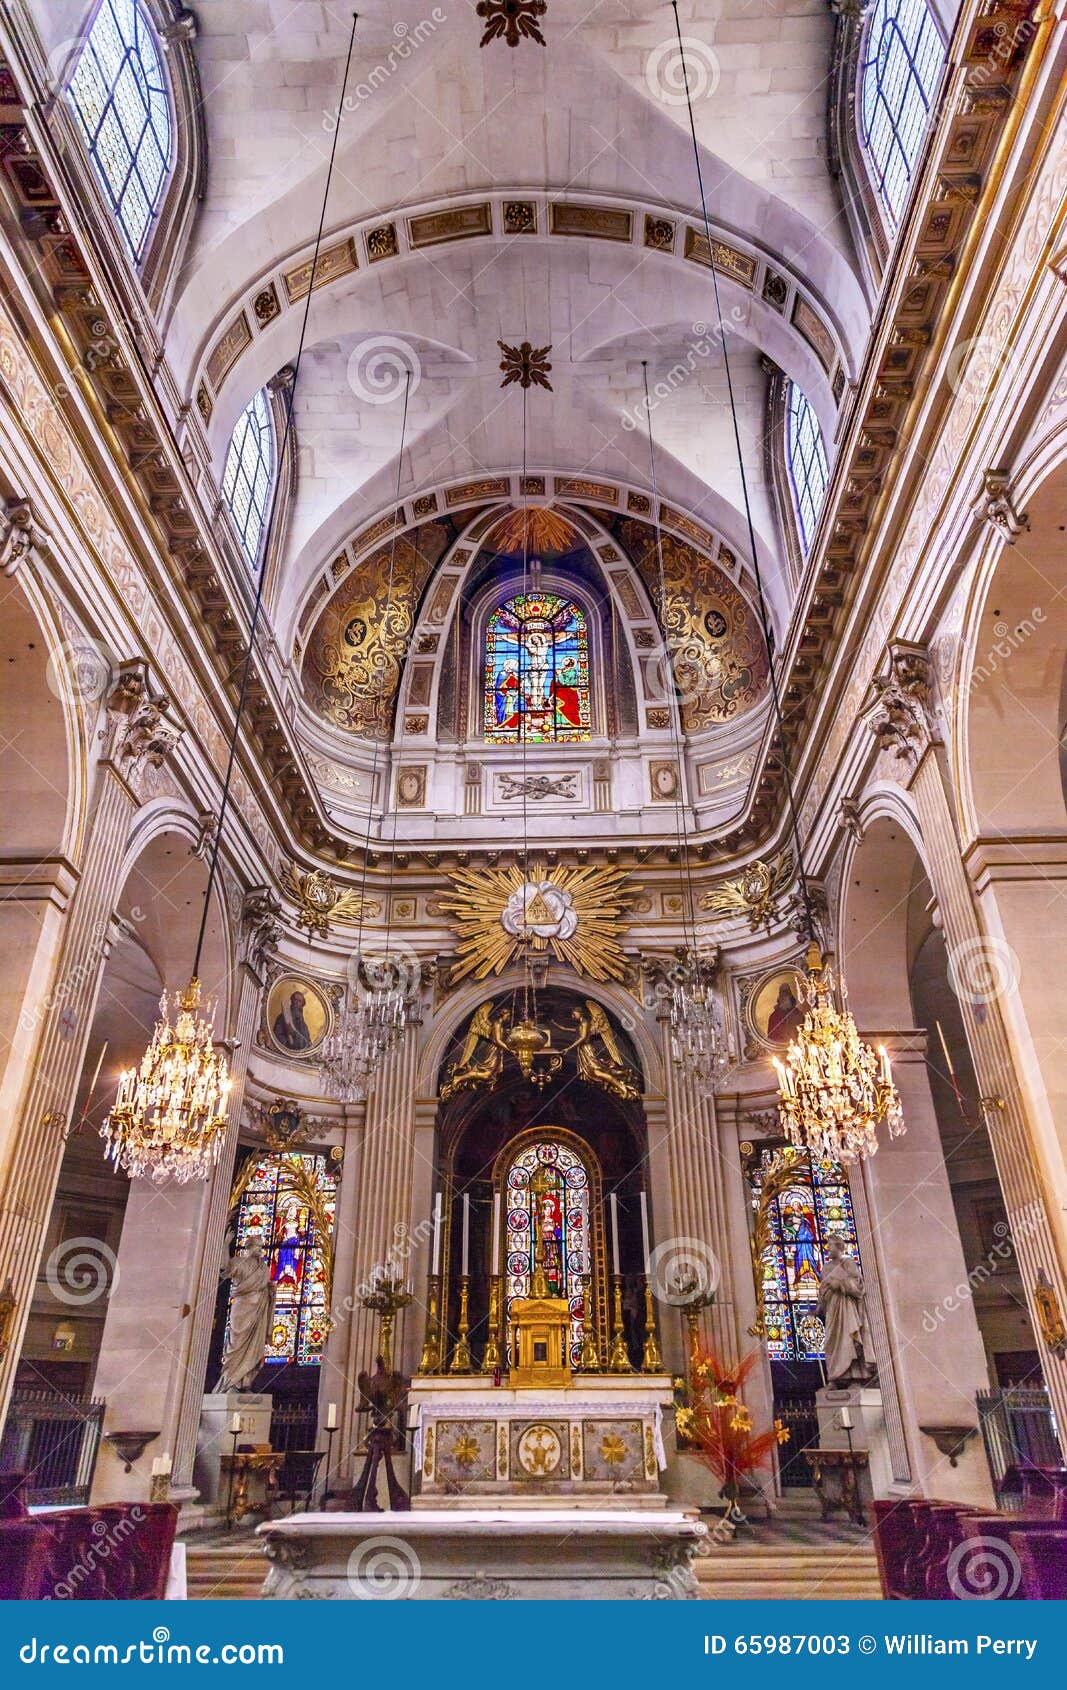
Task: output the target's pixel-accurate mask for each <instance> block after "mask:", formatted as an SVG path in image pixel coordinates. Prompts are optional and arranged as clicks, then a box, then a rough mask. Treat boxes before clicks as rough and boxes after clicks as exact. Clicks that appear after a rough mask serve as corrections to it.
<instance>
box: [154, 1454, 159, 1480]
mask: <svg viewBox="0 0 1067 1690" xmlns="http://www.w3.org/2000/svg"><path fill="white" fill-rule="evenodd" d="M152 1477H153V1479H158V1478H159V1456H158V1455H157V1456H156V1457H155V1458H154V1460H153V1462H152Z"/></svg>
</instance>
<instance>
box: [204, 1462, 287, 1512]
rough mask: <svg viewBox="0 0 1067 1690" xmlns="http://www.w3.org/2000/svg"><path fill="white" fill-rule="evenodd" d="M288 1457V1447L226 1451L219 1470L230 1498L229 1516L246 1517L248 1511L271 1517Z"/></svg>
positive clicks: (227, 1510)
mask: <svg viewBox="0 0 1067 1690" xmlns="http://www.w3.org/2000/svg"><path fill="white" fill-rule="evenodd" d="M284 1460H285V1451H284V1450H280V1449H277V1450H238V1452H237V1454H236V1455H233V1454H232V1453H230V1452H229V1451H226V1452H225V1453H224V1454H223V1455H222V1457H221V1458H220V1461H219V1471H220V1474H221V1477H222V1479H223V1481H224V1483H225V1489H226V1495H227V1497H228V1498H229V1505H228V1507H227V1509H226V1513H227V1517H228V1518H229V1519H231V1520H243V1519H244V1517H245V1515H246V1514H253V1513H254V1514H262V1515H263V1518H264V1519H265V1520H269V1519H270V1511H271V1505H272V1503H273V1501H274V1498H275V1496H276V1494H277V1490H278V1469H279V1467H281V1465H282V1463H283V1462H284ZM231 1485H232V1490H231V1488H230V1487H231Z"/></svg>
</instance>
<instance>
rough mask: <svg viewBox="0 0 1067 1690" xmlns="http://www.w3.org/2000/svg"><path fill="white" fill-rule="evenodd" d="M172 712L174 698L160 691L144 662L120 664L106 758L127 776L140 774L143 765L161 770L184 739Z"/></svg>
mask: <svg viewBox="0 0 1067 1690" xmlns="http://www.w3.org/2000/svg"><path fill="white" fill-rule="evenodd" d="M170 710H171V704H170V699H169V698H168V697H167V696H166V694H165V693H160V692H156V690H155V689H154V687H153V686H152V683H151V681H150V679H149V675H148V666H147V664H146V663H145V662H144V661H143V659H141V658H134V659H132V660H131V661H129V662H126V663H122V664H120V666H119V673H118V679H117V680H116V682H115V684H114V686H113V687H112V689H111V692H110V693H109V695H108V699H107V727H106V728H105V729H104V730H103V737H104V738H105V740H106V742H107V745H106V752H105V755H106V756H107V757H109V758H110V759H111V761H112V762H114V763H116V764H118V766H119V767H120V768H121V769H122V771H123V773H125V774H134V773H136V771H137V770H138V769H139V768H140V767H142V765H145V766H147V767H148V768H152V769H159V768H161V767H162V766H163V764H164V763H165V762H166V760H167V758H168V757H169V756H170V755H171V753H172V752H173V751H174V750H175V749H176V748H177V746H178V744H179V742H180V740H181V737H182V729H181V727H180V726H179V724H178V723H177V722H176V721H175V720H174V719H173V717H172V716H171V714H170Z"/></svg>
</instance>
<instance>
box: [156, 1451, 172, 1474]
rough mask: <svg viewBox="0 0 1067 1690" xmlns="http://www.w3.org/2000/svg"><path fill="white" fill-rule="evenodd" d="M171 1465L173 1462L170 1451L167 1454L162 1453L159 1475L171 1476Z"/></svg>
mask: <svg viewBox="0 0 1067 1690" xmlns="http://www.w3.org/2000/svg"><path fill="white" fill-rule="evenodd" d="M171 1466H172V1462H171V1459H170V1455H169V1453H168V1454H167V1455H161V1456H160V1458H159V1477H160V1478H161V1479H169V1478H170V1470H171Z"/></svg>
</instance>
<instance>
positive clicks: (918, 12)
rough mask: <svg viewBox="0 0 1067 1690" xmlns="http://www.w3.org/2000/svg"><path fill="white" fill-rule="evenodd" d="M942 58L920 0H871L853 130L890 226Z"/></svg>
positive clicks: (902, 200) (903, 199)
mask: <svg viewBox="0 0 1067 1690" xmlns="http://www.w3.org/2000/svg"><path fill="white" fill-rule="evenodd" d="M944 61H945V49H944V44H943V42H942V40H941V36H940V35H939V34H938V30H937V25H936V24H935V22H934V19H933V14H932V13H931V11H930V8H929V6H928V5H927V3H926V0H875V5H874V8H873V10H872V12H871V17H870V22H869V23H868V25H867V35H866V41H865V44H864V51H863V58H862V64H861V68H860V99H859V130H860V140H861V142H862V144H863V153H864V158H865V160H866V163H867V168H868V170H869V172H870V175H871V180H872V182H873V184H874V187H875V191H876V193H877V195H878V203H879V205H880V207H881V210H882V214H883V216H884V218H885V220H886V223H887V224H888V226H889V227H890V228H891V229H895V228H896V226H897V224H898V223H899V222H900V219H901V217H902V215H903V212H904V207H905V205H906V203H907V199H908V191H909V189H910V187H911V180H912V177H913V176H914V174H915V167H916V165H917V163H918V159H919V153H920V152H921V150H922V144H923V139H924V137H925V135H926V129H927V125H928V123H929V121H930V109H931V107H932V105H933V102H934V95H935V94H936V92H937V85H938V83H939V81H940V79H941V67H942V65H943V64H944Z"/></svg>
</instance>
